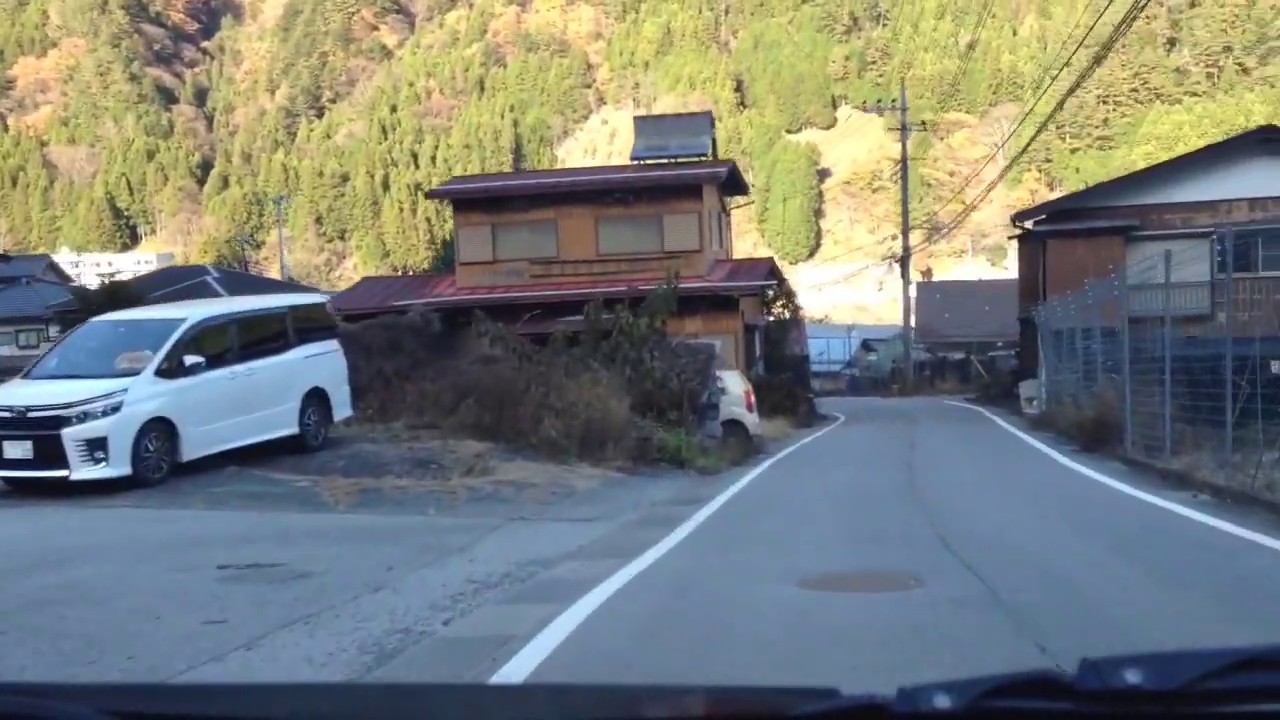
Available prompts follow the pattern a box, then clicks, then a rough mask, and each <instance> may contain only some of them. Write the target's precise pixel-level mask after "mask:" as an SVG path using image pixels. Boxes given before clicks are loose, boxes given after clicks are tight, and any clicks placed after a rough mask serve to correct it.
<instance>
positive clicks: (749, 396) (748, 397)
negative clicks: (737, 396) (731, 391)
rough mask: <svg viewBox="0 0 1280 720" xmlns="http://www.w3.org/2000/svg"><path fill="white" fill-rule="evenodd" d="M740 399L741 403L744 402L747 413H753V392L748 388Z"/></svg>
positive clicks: (754, 399)
mask: <svg viewBox="0 0 1280 720" xmlns="http://www.w3.org/2000/svg"><path fill="white" fill-rule="evenodd" d="M742 399H743V402H745V403H746V405H747V412H749V413H753V412H755V411H756V394H755V391H753V390H752V389H751V388H750V387H748V388H747V389H746V390H744V391H742Z"/></svg>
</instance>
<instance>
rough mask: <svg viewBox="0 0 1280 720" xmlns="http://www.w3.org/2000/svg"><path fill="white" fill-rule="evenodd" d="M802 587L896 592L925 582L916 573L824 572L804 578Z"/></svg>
mask: <svg viewBox="0 0 1280 720" xmlns="http://www.w3.org/2000/svg"><path fill="white" fill-rule="evenodd" d="M799 585H800V587H801V589H804V590H813V591H815V592H832V593H894V592H907V591H908V590H917V589H919V588H922V587H924V582H923V581H922V580H920V578H918V577H916V576H914V575H908V574H906V573H894V572H845V573H823V574H821V575H812V576H810V577H807V578H804V579H802V580H801V581H800V583H799Z"/></svg>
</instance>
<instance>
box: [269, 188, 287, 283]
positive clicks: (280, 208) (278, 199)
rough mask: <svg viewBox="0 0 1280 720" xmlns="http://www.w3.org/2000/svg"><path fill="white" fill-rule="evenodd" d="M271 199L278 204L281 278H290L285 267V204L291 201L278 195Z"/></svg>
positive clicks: (277, 221)
mask: <svg viewBox="0 0 1280 720" xmlns="http://www.w3.org/2000/svg"><path fill="white" fill-rule="evenodd" d="M271 201H272V202H274V203H275V204H276V242H278V243H279V245H280V279H281V280H288V279H289V276H288V274H287V273H286V272H285V269H284V268H285V265H284V204H285V203H287V202H289V198H287V197H285V196H284V195H277V196H275V197H274V198H272V199H271Z"/></svg>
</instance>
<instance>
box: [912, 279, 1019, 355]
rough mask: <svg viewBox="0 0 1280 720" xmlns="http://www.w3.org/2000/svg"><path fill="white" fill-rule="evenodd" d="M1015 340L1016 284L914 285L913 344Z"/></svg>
mask: <svg viewBox="0 0 1280 720" xmlns="http://www.w3.org/2000/svg"><path fill="white" fill-rule="evenodd" d="M1017 337H1018V281H1017V279H1016V278H1013V279H1007V280H935V281H930V282H921V283H919V284H917V285H916V341H917V342H921V343H925V344H928V343H943V342H987V341H1008V340H1013V339H1015V338H1017Z"/></svg>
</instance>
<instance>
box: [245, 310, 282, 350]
mask: <svg viewBox="0 0 1280 720" xmlns="http://www.w3.org/2000/svg"><path fill="white" fill-rule="evenodd" d="M236 333H237V334H238V335H239V338H240V354H239V358H238V359H239V361H240V362H249V361H252V360H260V359H262V358H265V357H271V356H272V355H276V354H278V353H282V352H284V351H285V350H288V349H289V321H288V319H287V316H286V315H285V313H284V312H283V311H281V312H272V313H263V314H262V315H249V316H248V317H242V318H239V319H237V320H236Z"/></svg>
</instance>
